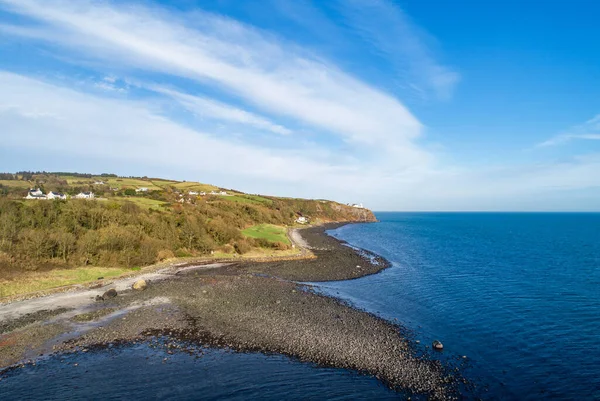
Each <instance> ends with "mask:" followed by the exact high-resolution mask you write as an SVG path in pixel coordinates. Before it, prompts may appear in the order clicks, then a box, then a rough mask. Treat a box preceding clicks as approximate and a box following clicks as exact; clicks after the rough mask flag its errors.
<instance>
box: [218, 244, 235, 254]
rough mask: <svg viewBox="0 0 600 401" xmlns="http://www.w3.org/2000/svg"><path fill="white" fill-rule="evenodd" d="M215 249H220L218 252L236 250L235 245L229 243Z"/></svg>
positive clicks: (232, 251)
mask: <svg viewBox="0 0 600 401" xmlns="http://www.w3.org/2000/svg"><path fill="white" fill-rule="evenodd" d="M217 250H218V251H220V252H223V253H234V252H236V249H235V247H233V246H232V245H230V244H225V245H223V246H221V247H219V249H217Z"/></svg>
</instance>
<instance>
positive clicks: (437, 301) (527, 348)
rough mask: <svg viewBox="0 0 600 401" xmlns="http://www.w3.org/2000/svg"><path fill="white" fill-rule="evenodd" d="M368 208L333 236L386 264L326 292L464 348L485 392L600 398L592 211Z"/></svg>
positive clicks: (598, 268)
mask: <svg viewBox="0 0 600 401" xmlns="http://www.w3.org/2000/svg"><path fill="white" fill-rule="evenodd" d="M377 217H378V218H379V219H380V220H381V223H378V224H359V225H350V226H344V227H341V228H339V229H337V230H335V231H333V232H332V233H331V234H333V235H334V236H336V237H338V238H341V239H344V240H347V241H348V242H349V243H350V244H352V245H355V246H359V247H362V248H365V249H368V250H371V251H374V252H376V253H378V254H380V255H382V256H384V257H386V258H387V259H388V260H390V261H391V262H392V263H393V266H392V267H391V268H390V269H388V270H386V271H384V272H382V273H380V274H377V275H373V276H369V277H365V278H362V279H358V280H352V281H345V282H334V283H325V284H321V285H320V287H321V289H322V290H323V291H324V292H326V293H329V294H332V295H335V296H338V297H341V298H344V299H346V300H349V301H350V302H352V303H354V304H355V305H356V306H358V307H361V308H364V309H366V310H368V311H371V312H374V313H377V314H379V315H381V316H383V317H385V318H388V319H394V318H397V319H399V320H400V321H401V322H402V323H403V324H404V325H405V326H407V327H408V328H409V329H411V330H412V331H413V332H414V335H415V340H417V339H418V340H420V341H421V346H424V345H429V344H431V342H432V340H434V339H439V340H441V341H442V342H443V344H444V346H445V350H444V352H443V354H442V355H439V356H440V357H456V356H462V355H466V356H467V357H468V360H469V362H470V363H471V368H470V369H468V370H467V371H466V374H467V375H468V376H470V377H471V378H472V379H474V380H476V381H477V383H478V384H479V387H480V389H481V390H482V391H483V394H484V396H485V398H492V399H493V398H496V399H531V400H534V399H535V400H537V399H540V398H545V399H546V398H551V399H581V400H589V399H600V352H599V351H600V214H567V213H565V214H545V213H378V214H377ZM485 387H487V391H486V389H485Z"/></svg>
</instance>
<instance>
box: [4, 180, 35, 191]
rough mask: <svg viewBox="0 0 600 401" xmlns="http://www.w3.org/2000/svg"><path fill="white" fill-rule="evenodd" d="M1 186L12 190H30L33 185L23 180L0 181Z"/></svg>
mask: <svg viewBox="0 0 600 401" xmlns="http://www.w3.org/2000/svg"><path fill="white" fill-rule="evenodd" d="M0 184H2V185H4V186H6V187H12V188H23V189H29V188H30V187H31V183H29V182H28V181H21V180H0Z"/></svg>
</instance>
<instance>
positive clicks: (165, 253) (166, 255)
mask: <svg viewBox="0 0 600 401" xmlns="http://www.w3.org/2000/svg"><path fill="white" fill-rule="evenodd" d="M174 257H175V254H174V253H173V251H171V250H170V249H161V250H160V251H158V255H156V259H158V261H160V262H162V261H163V260H167V259H171V258H174Z"/></svg>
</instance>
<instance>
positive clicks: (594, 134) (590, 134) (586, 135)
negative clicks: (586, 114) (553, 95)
mask: <svg viewBox="0 0 600 401" xmlns="http://www.w3.org/2000/svg"><path fill="white" fill-rule="evenodd" d="M577 139H584V140H593V141H598V140H600V114H599V115H597V116H595V117H594V118H592V119H590V120H588V121H586V122H585V123H583V124H581V125H577V126H575V127H573V128H571V129H570V130H569V132H567V133H564V134H560V135H556V136H554V137H552V138H550V139H548V140H547V141H544V142H541V143H538V144H537V145H536V146H537V147H548V146H556V145H562V144H565V143H567V142H571V141H573V140H577Z"/></svg>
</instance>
